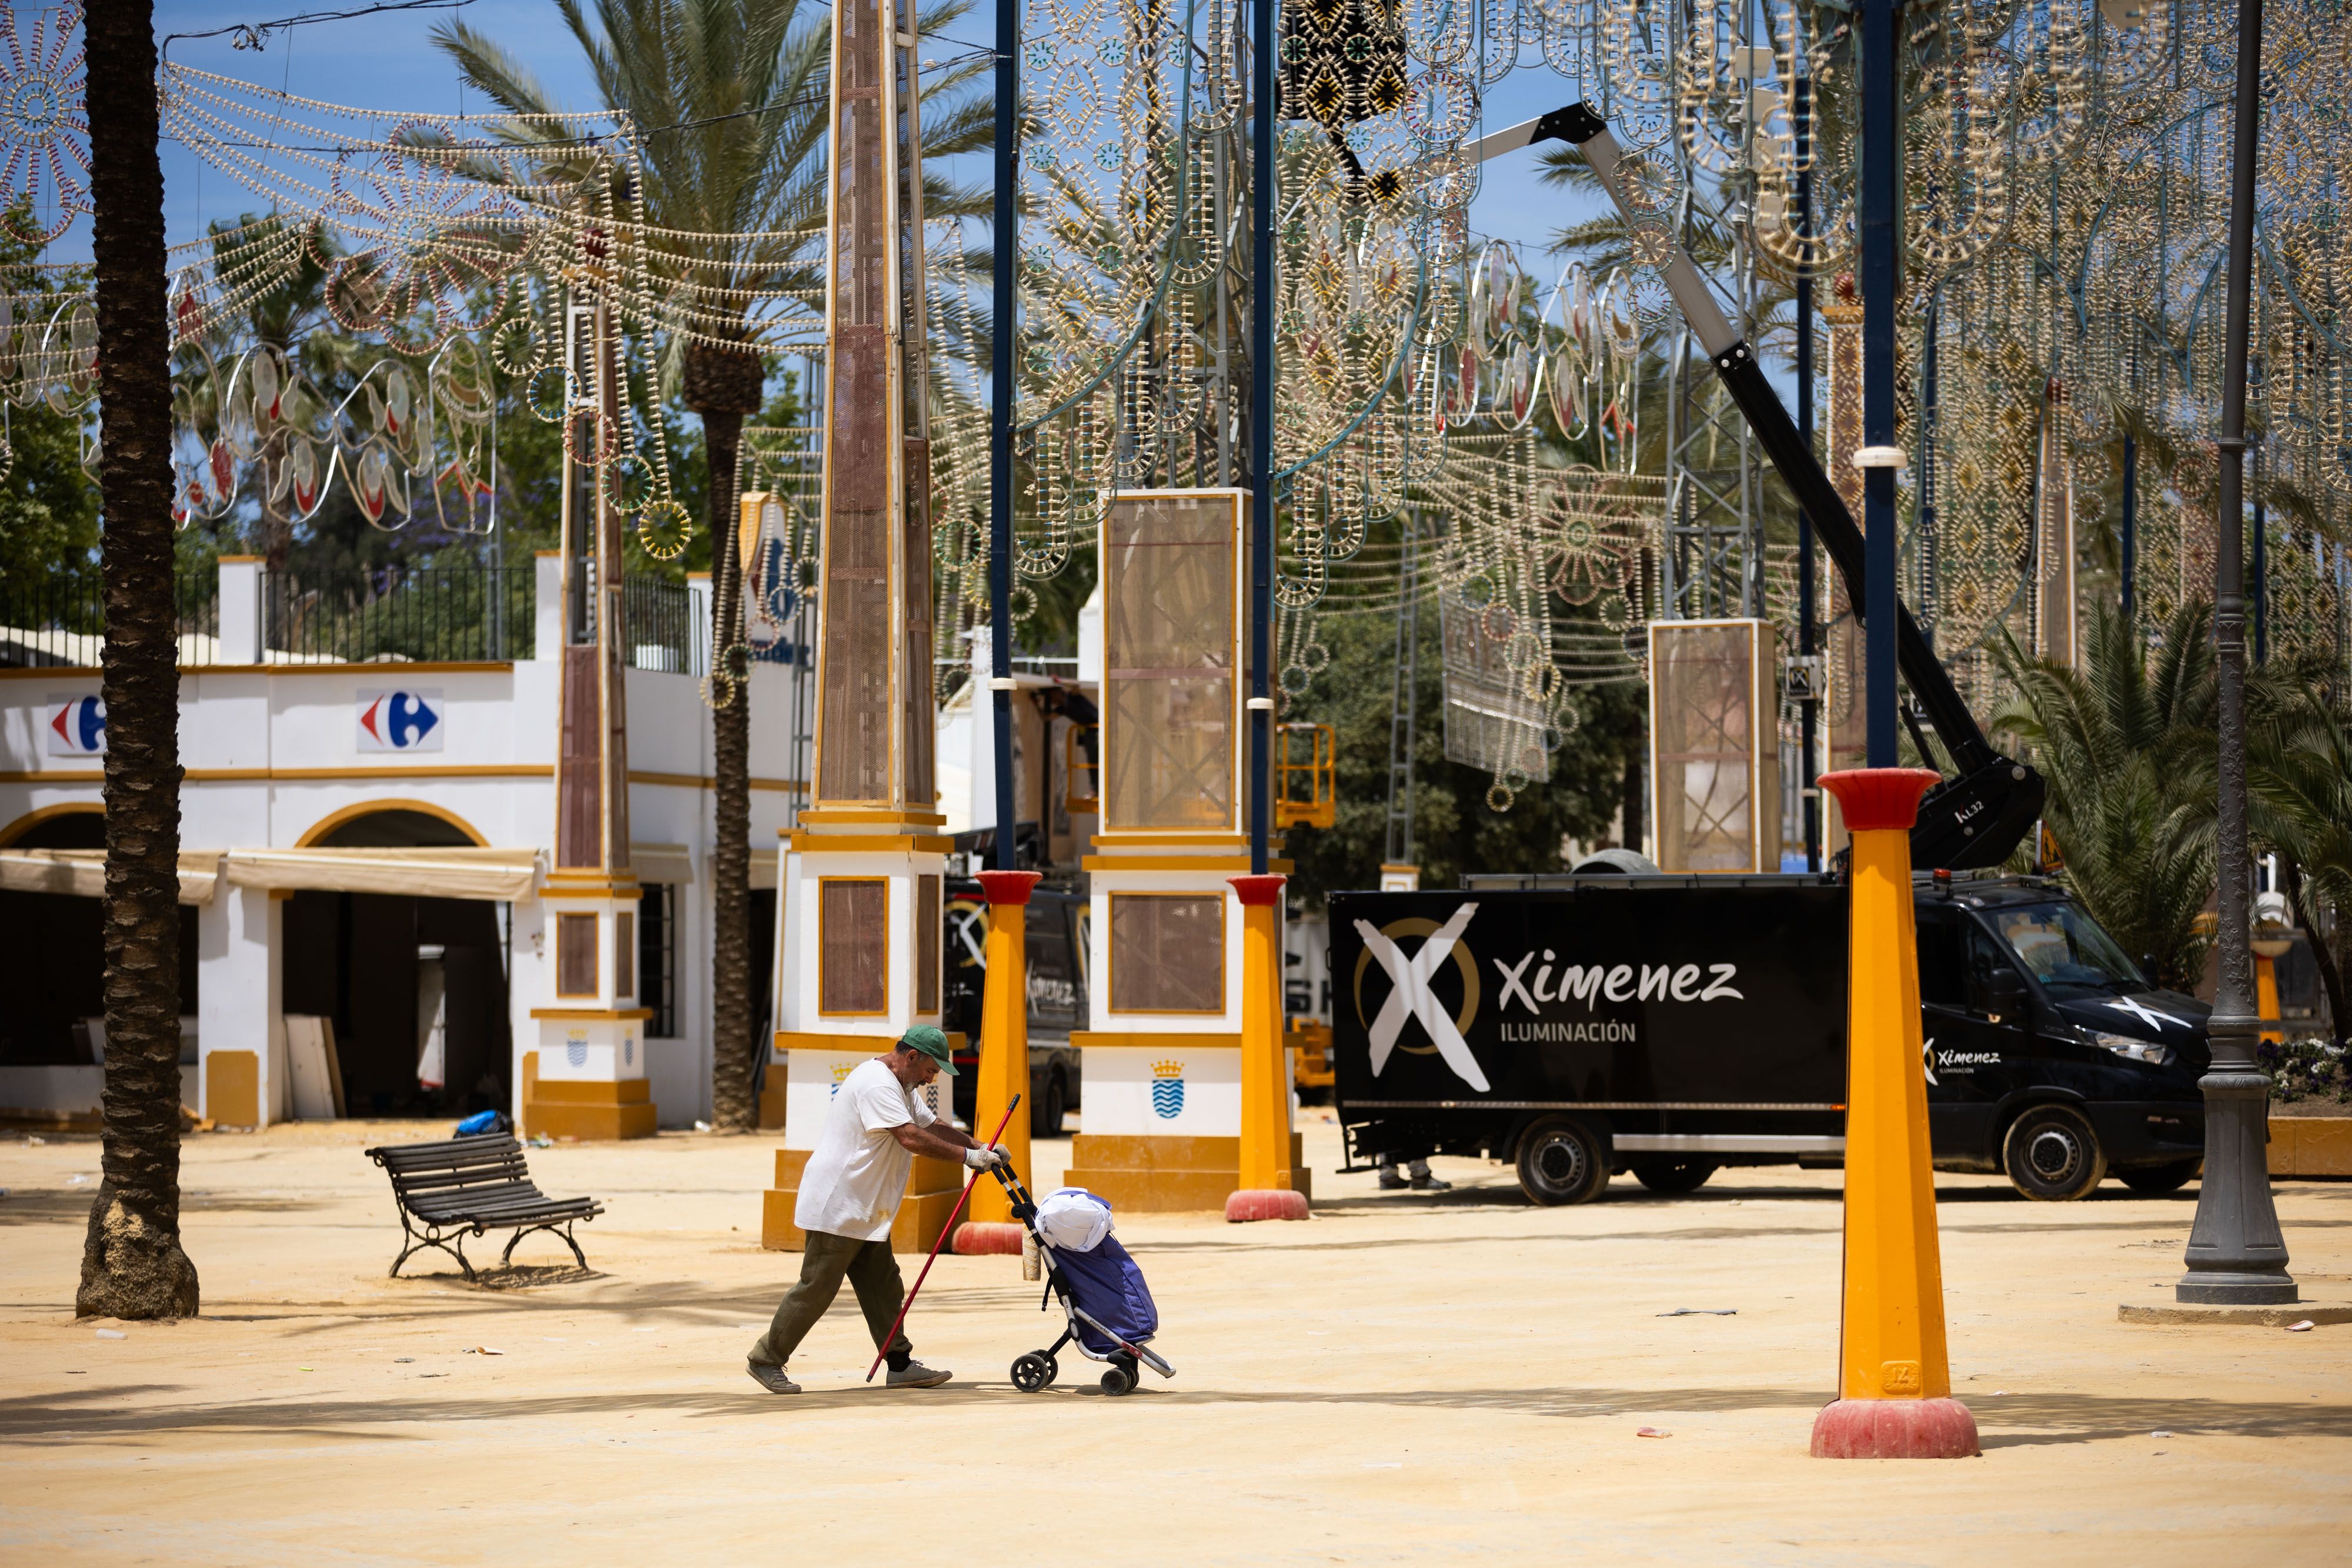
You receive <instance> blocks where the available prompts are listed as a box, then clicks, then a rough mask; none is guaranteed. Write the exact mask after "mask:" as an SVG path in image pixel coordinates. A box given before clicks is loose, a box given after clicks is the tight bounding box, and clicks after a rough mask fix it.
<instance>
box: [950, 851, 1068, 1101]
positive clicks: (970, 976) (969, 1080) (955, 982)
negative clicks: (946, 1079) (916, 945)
mask: <svg viewBox="0 0 2352 1568" xmlns="http://www.w3.org/2000/svg"><path fill="white" fill-rule="evenodd" d="M947 893H948V906H947V910H946V921H947V929H946V931H945V933H944V934H943V938H942V941H941V944H940V952H941V954H942V955H943V958H944V964H943V967H944V968H945V971H946V975H945V980H946V984H945V986H944V988H943V989H942V1000H943V1006H942V1007H941V1009H940V1011H941V1013H942V1014H943V1016H944V1020H945V1021H944V1023H943V1025H942V1027H943V1028H945V1029H946V1030H948V1031H949V1032H950V1033H956V1032H959V1031H960V1032H961V1034H962V1035H963V1038H964V1043H963V1049H962V1050H961V1051H958V1052H957V1053H956V1058H955V1063H956V1070H957V1071H956V1079H955V1112H956V1115H957V1116H958V1117H959V1118H961V1120H962V1121H963V1123H964V1124H966V1125H967V1126H969V1125H970V1124H971V1118H972V1107H973V1103H974V1101H975V1098H976V1096H977V1093H978V1081H977V1080H976V1079H975V1078H974V1077H973V1075H972V1072H971V1069H972V1068H973V1067H976V1066H977V1065H979V1062H980V1009H981V997H982V988H983V987H984V985H985V983H986V981H987V978H988V957H987V952H988V900H987V899H986V898H985V897H983V896H982V894H981V888H980V883H977V882H961V881H959V882H951V883H949V884H948V889H947ZM1087 911H1088V904H1087V893H1086V889H1085V887H1084V885H1083V884H1078V885H1057V884H1056V883H1038V884H1037V886H1036V887H1035V888H1034V890H1032V891H1031V893H1030V894H1029V918H1028V921H1027V924H1026V925H1025V926H1024V939H1023V942H1022V947H1023V949H1024V953H1025V954H1026V956H1027V958H1028V969H1029V977H1028V978H1029V1092H1028V1096H1027V1098H1026V1100H1025V1101H1024V1103H1025V1104H1026V1105H1027V1106H1028V1107H1029V1135H1030V1136H1031V1137H1033V1138H1058V1137H1060V1136H1061V1135H1062V1117H1063V1115H1064V1113H1066V1112H1070V1111H1075V1110H1076V1109H1077V1108H1078V1089H1079V1078H1078V1052H1077V1048H1076V1047H1075V1046H1073V1045H1072V1044H1071V1043H1070V1032H1071V1031H1072V1030H1083V1029H1084V1028H1086V1027H1087V922H1088V920H1089V918H1090V917H1089V915H1088V913H1087Z"/></svg>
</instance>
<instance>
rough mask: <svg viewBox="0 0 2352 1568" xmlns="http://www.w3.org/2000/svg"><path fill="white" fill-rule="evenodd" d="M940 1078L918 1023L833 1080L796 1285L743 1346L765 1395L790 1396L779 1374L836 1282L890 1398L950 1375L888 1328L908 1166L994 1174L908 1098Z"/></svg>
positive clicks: (967, 1137)
mask: <svg viewBox="0 0 2352 1568" xmlns="http://www.w3.org/2000/svg"><path fill="white" fill-rule="evenodd" d="M941 1072H946V1073H948V1074H950V1075H953V1073H954V1072H955V1064H954V1063H953V1062H952V1061H950V1060H949V1058H948V1039H947V1036H946V1035H944V1034H941V1033H940V1031H939V1030H936V1029H933V1028H932V1027H931V1026H930V1025H929V1024H917V1025H916V1026H915V1027H914V1028H912V1029H910V1030H908V1031H907V1032H906V1033H905V1034H904V1035H902V1036H900V1037H899V1040H898V1045H897V1046H896V1047H895V1048H893V1049H892V1050H891V1051H889V1052H888V1053H887V1054H885V1055H882V1056H877V1057H875V1058H874V1059H873V1060H872V1061H863V1062H860V1063H859V1064H858V1065H857V1067H856V1070H855V1071H852V1072H851V1073H850V1074H849V1076H848V1077H846V1078H845V1079H843V1080H842V1081H841V1088H840V1090H839V1091H838V1092H836V1093H835V1095H834V1097H833V1103H832V1104H831V1105H830V1106H828V1107H827V1108H826V1110H825V1113H824V1126H823V1127H822V1128H820V1129H819V1131H818V1133H817V1139H816V1148H815V1149H814V1152H812V1153H811V1154H810V1155H809V1159H808V1165H807V1166H805V1167H804V1168H803V1171H802V1173H801V1186H800V1197H799V1200H798V1201H797V1202H796V1203H795V1204H794V1205H793V1223H794V1224H796V1225H798V1226H799V1227H800V1228H801V1229H802V1230H803V1232H805V1233H806V1235H807V1238H808V1239H807V1242H806V1245H805V1247H804V1249H803V1251H802V1253H801V1277H800V1280H799V1281H798V1282H797V1283H795V1284H794V1285H793V1288H792V1289H791V1290H790V1291H786V1292H785V1293H784V1299H783V1301H781V1302H780V1303H778V1305H777V1307H776V1316H775V1321H774V1322H771V1323H770V1324H769V1325H768V1332H767V1333H764V1334H761V1336H760V1338H759V1341H758V1343H755V1344H753V1345H752V1346H751V1354H750V1357H749V1364H748V1366H747V1368H746V1370H748V1371H749V1372H750V1373H751V1381H753V1382H754V1383H757V1384H758V1385H760V1386H761V1387H762V1388H764V1389H766V1390H767V1391H768V1392H769V1393H771V1394H798V1393H799V1392H800V1391H801V1386H800V1385H799V1384H797V1383H794V1382H793V1380H792V1378H791V1377H790V1376H789V1375H787V1374H786V1373H785V1371H784V1367H785V1364H786V1363H787V1362H788V1361H790V1360H791V1358H792V1354H793V1351H795V1350H797V1349H798V1348H800V1343H801V1341H802V1339H803V1337H805V1336H806V1335H807V1333H808V1332H809V1330H810V1329H811V1328H813V1327H814V1326H815V1324H816V1321H817V1319H819V1318H821V1317H823V1316H824V1313H825V1310H826V1309H827V1308H829V1307H831V1306H832V1305H833V1299H834V1297H835V1296H837V1295H839V1294H840V1293H841V1282H842V1281H843V1280H845V1279H846V1280H847V1281H849V1284H850V1288H851V1289H852V1290H854V1291H856V1292H857V1306H858V1310H859V1311H860V1312H864V1313H865V1315H866V1327H867V1329H869V1330H870V1331H871V1332H872V1333H873V1335H874V1345H875V1348H876V1349H877V1350H878V1351H880V1352H881V1353H882V1355H883V1357H884V1358H885V1359H886V1360H887V1361H888V1362H889V1364H890V1378H889V1385H890V1386H891V1387H893V1388H935V1387H937V1386H938V1385H940V1384H942V1383H945V1382H946V1381H947V1380H948V1379H949V1378H950V1376H952V1375H953V1374H951V1373H948V1372H943V1371H940V1370H938V1369H936V1368H933V1367H929V1366H925V1365H924V1364H922V1363H921V1362H919V1361H917V1360H916V1359H915V1356H914V1347H913V1346H912V1345H911V1344H909V1343H908V1340H907V1336H906V1335H905V1334H904V1333H900V1332H898V1320H899V1318H900V1317H901V1316H902V1315H903V1314H902V1313H901V1312H900V1308H901V1306H902V1305H903V1304H904V1302H905V1300H906V1286H905V1283H904V1281H901V1279H900V1278H899V1275H898V1259H897V1258H895V1257H893V1256H892V1255H891V1252H890V1224H891V1221H892V1220H894V1219H896V1218H898V1205H899V1202H900V1201H901V1200H902V1199H903V1198H905V1197H906V1196H907V1178H908V1176H909V1175H910V1174H911V1172H912V1171H913V1169H914V1163H915V1156H916V1155H930V1156H931V1157H932V1158H934V1159H942V1160H961V1161H962V1162H963V1163H964V1164H965V1165H966V1166H970V1167H971V1168H972V1169H973V1170H975V1171H983V1170H990V1169H992V1168H995V1167H997V1166H1002V1165H1003V1163H1004V1161H1005V1158H1006V1153H1005V1149H1004V1147H1003V1145H1001V1144H1000V1145H990V1146H986V1147H983V1146H982V1145H979V1144H977V1143H975V1142H973V1141H972V1138H971V1134H968V1133H965V1132H963V1131H962V1130H961V1129H960V1128H957V1127H954V1126H952V1125H950V1124H947V1123H945V1122H941V1121H940V1120H938V1119H937V1117H936V1116H934V1115H933V1113H932V1112H931V1108H930V1107H929V1105H927V1104H925V1103H924V1102H923V1099H922V1097H921V1096H920V1095H919V1094H917V1093H916V1092H915V1091H917V1090H919V1089H920V1088H922V1087H923V1086H924V1085H925V1084H927V1083H929V1082H931V1080H932V1079H934V1078H936V1077H938V1076H939V1075H940V1073H941Z"/></svg>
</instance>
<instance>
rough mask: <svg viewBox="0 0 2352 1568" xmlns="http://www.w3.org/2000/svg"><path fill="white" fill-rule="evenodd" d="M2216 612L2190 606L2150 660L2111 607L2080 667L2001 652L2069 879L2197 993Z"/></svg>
mask: <svg viewBox="0 0 2352 1568" xmlns="http://www.w3.org/2000/svg"><path fill="white" fill-rule="evenodd" d="M2209 620H2210V612H2209V610H2208V608H2207V607H2206V606H2205V605H2204V604H2202V603H2200V602H2193V601H2192V602H2191V603H2189V604H2187V605H2184V606H2182V608H2181V610H2180V612H2179V613H2178V614H2177V615H2175V616H2174V617H2173V619H2172V622H2171V624H2170V625H2168V626H2167V627H2166V628H2165V631H2164V635H2163V639H2162V646H2161V648H2160V649H2159V650H2158V653H2157V654H2156V657H2155V659H2154V660H2153V662H2152V663H2151V662H2150V661H2148V660H2147V659H2146V658H2145V657H2144V656H2143V654H2142V652H2141V646H2140V641H2139V638H2138V636H2137V634H2136V632H2135V631H2134V629H2133V627H2132V624H2131V622H2128V621H2126V619H2125V618H2124V616H2123V614H2122V612H2120V611H2119V610H2117V609H2116V607H2115V606H2113V605H2111V604H2101V605H2099V606H2097V607H2096V609H2095V611H2094V612H2093V615H2092V619H2091V626H2090V636H2089V640H2088V644H2087V656H2086V657H2085V658H2084V662H2083V664H2082V667H2081V668H2080V669H2074V668H2070V667H2068V666H2066V665H2064V664H2057V663H2055V662H2053V661H2051V660H2047V659H2035V658H2032V657H2029V656H2028V655H2027V654H2026V653H2023V652H2022V651H2021V649H2019V647H2018V646H2017V644H2016V643H2015V642H2014V641H2012V640H2011V638H2010V637H2009V636H2008V634H2007V632H2005V631H2004V632H2003V633H2002V635H2001V639H2000V643H1998V644H1996V646H1995V647H1994V649H1993V656H1994V658H1995V660H1996V661H1998V663H1999V664H2000V669H2001V673H2002V674H2004V675H2005V676H2007V677H2008V679H2009V680H2010V682H2011V684H2013V685H2015V686H2016V687H2017V692H2018V695H2017V696H2016V697H2015V698H2014V699H2012V700H2011V702H2010V703H2009V704H2007V705H2006V706H2003V707H2002V708H2001V709H2000V711H1999V712H1997V713H1996V714H1995V715H1994V716H1993V721H1992V728H1993V730H1994V732H1995V733H1996V734H2000V733H2004V732H2005V733H2007V734H2009V735H2011V736H2013V737H2016V738H2017V739H2018V740H2019V741H2021V742H2022V743H2023V744H2024V745H2025V746H2026V747H2027V748H2028V749H2029V750H2030V752H2031V753H2032V758H2033V761H2034V763H2035V765H2036V766H2037V767H2039V768H2041V769H2042V777H2043V779H2045V780H2046V781H2047V782H2048V785H2049V791H2050V792H2049V799H2048V801H2047V803H2046V804H2045V806H2044V807H2043V821H2045V822H2046V823H2047V825H2048V827H2049V829H2050V836H2051V837H2052V838H2053V839H2054V840H2055V841H2057V844H2058V849H2059V852H2060V853H2061V854H2062V855H2063V857H2064V859H2065V867H2066V877H2067V880H2068V882H2069V883H2072V884H2073V886H2074V892H2075V894H2076V895H2077V896H2079V897H2080V898H2081V899H2082V901H2083V903H2084V906H2085V907H2087V908H2088V909H2089V910H2090V912H2091V913H2092V915H2094V916H2095V917H2096V918H2097V920H2098V922H2099V924H2100V925H2104V926H2105V927H2106V928H2107V930H2108V931H2109V932H2110V933H2112V934H2113V935H2114V936H2115V938H2116V941H2118V942H2120V943H2122V944H2123V945H2124V949H2125V951H2126V952H2128V953H2131V954H2133V955H2135V956H2139V957H2140V958H2141V959H2142V962H2143V963H2144V964H2145V966H2146V967H2147V969H2148V970H2149V978H2150V979H2152V980H2154V981H2155V982H2156V983H2157V984H2158V985H2163V986H2170V987H2172V988H2175V989H2178V990H2183V991H2190V990H2194V989H2196V987H2197V982H2198V978H2199V977H2200V975H2201V974H2202V973H2203V972H2204V965H2205V949H2206V946H2208V944H2209V943H2210V937H2208V936H2205V935H2203V934H2202V933H2200V931H2199V930H2198V928H2197V917H2198V915H2199V914H2200V913H2201V912H2202V911H2203V909H2204V907H2205V901H2206V899H2207V898H2208V897H2209V896H2210V894H2211V893H2212V890H2213V883H2214V874H2215V871H2214V868H2215V864H2216V862H2215V854H2216V850H2215V846H2214V835H2213V782H2214V772H2213V759H2212V747H2211V737H2212V729H2213V711H2214V706H2215V701H2216V695H2215V685H2214V675H2213V652H2212V643H2211V638H2210V632H2209V624H2208V622H2209Z"/></svg>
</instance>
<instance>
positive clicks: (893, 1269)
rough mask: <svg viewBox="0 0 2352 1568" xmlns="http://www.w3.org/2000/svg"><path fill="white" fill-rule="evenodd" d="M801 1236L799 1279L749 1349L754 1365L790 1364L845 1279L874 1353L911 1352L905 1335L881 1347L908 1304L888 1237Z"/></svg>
mask: <svg viewBox="0 0 2352 1568" xmlns="http://www.w3.org/2000/svg"><path fill="white" fill-rule="evenodd" d="M805 1234H806V1236H807V1238H808V1241H807V1245H806V1246H805V1247H804V1248H803V1250H802V1252H801V1277H800V1279H799V1281H797V1282H796V1283H795V1284H794V1285H793V1288H792V1289H791V1290H789V1291H785V1292H784V1299H783V1300H782V1301H779V1302H778V1303H776V1316H775V1320H774V1321H773V1322H771V1323H769V1324H768V1332H767V1333H764V1334H761V1336H760V1339H759V1342H758V1343H755V1344H753V1345H752V1346H751V1363H752V1364H753V1365H755V1366H782V1365H783V1364H785V1363H786V1362H787V1361H789V1360H791V1359H792V1354H793V1351H795V1350H797V1349H799V1348H800V1343H801V1341H802V1340H803V1339H805V1338H807V1337H808V1332H809V1330H811V1329H813V1328H814V1327H815V1326H816V1321H817V1319H819V1318H821V1317H823V1316H824V1314H825V1312H826V1310H827V1309H828V1308H830V1307H831V1306H832V1305H833V1299H834V1298H835V1296H837V1295H839V1294H841V1281H843V1280H844V1279H846V1280H848V1281H849V1286H850V1289H852V1290H854V1291H856V1292H857V1307H858V1310H859V1311H860V1312H864V1313H865V1314H866V1329H867V1331H868V1332H870V1333H872V1334H873V1335H874V1343H875V1346H876V1348H877V1349H880V1350H884V1351H898V1352H900V1353H902V1354H904V1353H909V1352H911V1351H912V1349H913V1347H912V1346H911V1345H909V1344H908V1343H907V1336H906V1335H905V1334H904V1333H901V1334H899V1335H898V1337H897V1338H895V1339H893V1340H892V1341H891V1342H890V1343H888V1344H887V1345H886V1344H884V1343H882V1341H883V1336H884V1335H885V1334H887V1333H889V1332H890V1323H891V1321H892V1320H893V1319H895V1318H896V1317H898V1308H899V1306H900V1305H901V1304H902V1303H904V1302H905V1301H906V1299H907V1286H906V1282H905V1281H903V1280H902V1279H900V1278H899V1275H898V1259H897V1258H896V1257H894V1256H892V1254H891V1251H890V1239H889V1238H888V1237H887V1236H886V1237H884V1238H883V1239H881V1240H879V1241H858V1240H855V1239H852V1238H850V1237H847V1236H835V1235H833V1234H831V1233H830V1232H828V1231H824V1230H811V1231H808V1232H805Z"/></svg>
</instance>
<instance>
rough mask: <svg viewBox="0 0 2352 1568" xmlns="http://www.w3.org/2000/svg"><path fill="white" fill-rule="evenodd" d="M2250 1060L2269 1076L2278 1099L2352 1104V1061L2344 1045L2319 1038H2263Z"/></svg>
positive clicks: (2274, 1097)
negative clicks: (2348, 1057) (2349, 1061)
mask: <svg viewBox="0 0 2352 1568" xmlns="http://www.w3.org/2000/svg"><path fill="white" fill-rule="evenodd" d="M2254 1059H2255V1060H2256V1061H2259V1062H2261V1063H2262V1065H2263V1071H2265V1072H2268V1073H2269V1074H2270V1075H2271V1097H2272V1098H2273V1099H2274V1100H2278V1101H2281V1102H2286V1103H2292V1102H2294V1101H2296V1100H2333V1101H2335V1102H2336V1103H2337V1104H2340V1105H2341V1104H2352V1063H2347V1061H2345V1057H2344V1048H2343V1047H2342V1046H2340V1045H2336V1044H2334V1043H2332V1042H2330V1041H2329V1040H2326V1039H2324V1038H2322V1037H2320V1036H2316V1035H2315V1036H2312V1037H2310V1038H2308V1039H2305V1040H2286V1041H2284V1042H2283V1043H2273V1041H2270V1040H2264V1041H2263V1043H2262V1045H2261V1046H2260V1047H2259V1048H2257V1049H2256V1051H2255V1052H2254Z"/></svg>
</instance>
